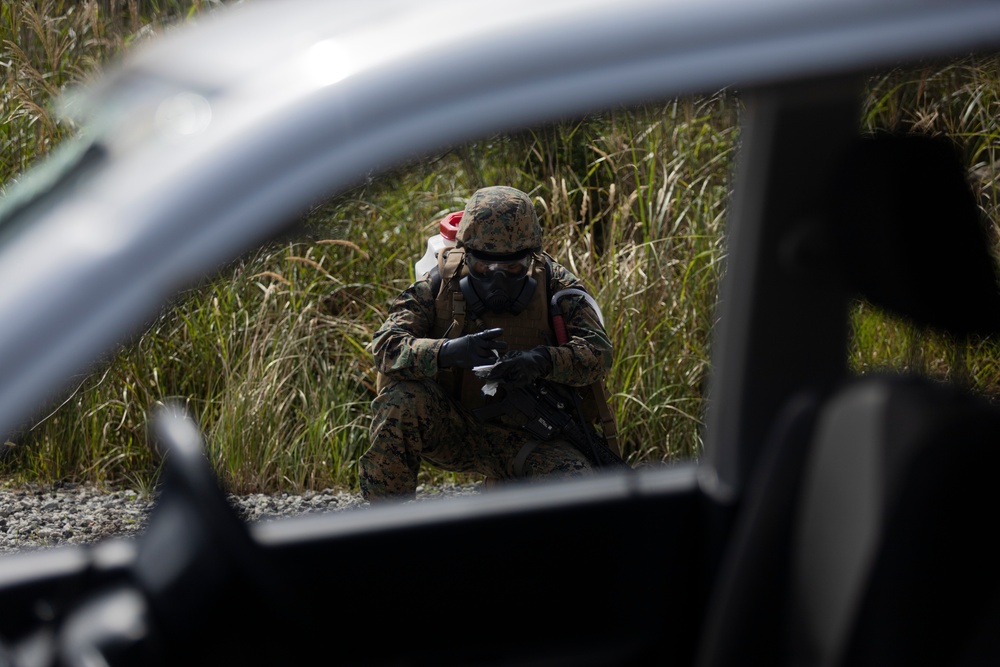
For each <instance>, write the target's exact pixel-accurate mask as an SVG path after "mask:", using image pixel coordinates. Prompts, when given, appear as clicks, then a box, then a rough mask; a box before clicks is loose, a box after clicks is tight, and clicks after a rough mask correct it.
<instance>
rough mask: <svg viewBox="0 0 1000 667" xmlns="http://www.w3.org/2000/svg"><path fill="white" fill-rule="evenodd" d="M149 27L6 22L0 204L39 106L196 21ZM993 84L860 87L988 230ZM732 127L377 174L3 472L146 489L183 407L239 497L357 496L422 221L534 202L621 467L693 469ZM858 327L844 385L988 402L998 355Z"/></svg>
mask: <svg viewBox="0 0 1000 667" xmlns="http://www.w3.org/2000/svg"><path fill="white" fill-rule="evenodd" d="M104 4H105V5H106V3H104ZM155 4H156V3H152V2H145V3H139V2H134V1H130V2H127V3H123V2H119V3H111V7H110V9H108V8H107V7H105V9H103V10H100V11H98V9H97V3H83V4H81V5H80V6H79V7H78V6H77V5H76V4H75V3H68V2H67V3H62V2H56V1H54V0H50V1H49V2H44V1H35V2H27V1H26V0H23V1H21V2H15V3H4V4H3V9H2V14H0V43H2V45H3V47H2V48H3V52H2V55H0V62H2V63H7V64H6V65H5V67H6V69H7V79H6V82H5V83H4V88H3V96H2V104H3V106H2V107H0V141H3V142H4V145H3V151H2V156H3V157H2V160H3V162H2V165H0V166H2V171H0V179H2V182H7V181H8V180H9V179H11V178H13V177H15V175H16V174H17V173H19V172H20V171H21V170H22V169H23V168H24V167H25V166H26V165H28V164H29V163H30V162H32V161H34V160H35V159H36V158H37V157H39V156H41V155H44V154H45V153H46V152H47V151H48V149H49V148H50V147H51V145H53V144H54V143H56V142H58V141H59V140H61V139H62V138H64V137H65V136H67V135H69V134H71V133H72V128H67V127H64V126H61V125H59V124H58V123H56V122H54V121H53V120H52V116H51V115H50V114H49V111H48V104H49V102H50V100H51V99H52V95H53V94H54V93H56V92H58V91H59V90H60V89H61V88H62V87H63V86H65V85H66V84H68V83H71V82H73V81H81V80H84V79H85V78H86V77H87V76H89V72H91V71H93V68H94V67H95V66H96V65H97V64H99V63H103V62H106V61H107V60H108V59H109V58H112V57H114V56H116V55H117V54H118V53H120V52H121V51H122V49H124V48H126V47H127V45H128V44H129V43H130V42H131V41H134V40H135V39H137V37H136V35H143V34H147V33H150V32H155V31H156V30H157V29H158V28H157V27H156V25H155V24H153V23H151V22H150V17H158V20H159V21H161V22H165V21H166V20H167V19H179V18H183V17H194V16H196V15H197V13H198V12H199V11H200V10H201V9H202V5H206V6H207V3H198V2H171V3H166V2H164V3H160V6H159V7H155V6H154V5H155ZM164 9H165V10H166V11H167V13H166V15H164V14H162V13H157V12H158V11H159V10H164ZM164 17H166V18H164ZM71 27H72V29H70V28H71ZM70 35H72V38H71V37H70ZM996 65H997V61H996V60H989V61H985V62H978V61H975V60H968V61H965V62H963V63H961V64H959V65H953V66H949V67H944V68H942V67H927V68H925V69H918V70H907V71H895V72H892V73H889V74H887V75H886V76H884V77H880V78H877V79H875V80H873V81H872V82H871V85H870V90H869V95H870V97H869V100H868V102H867V105H866V108H867V109H868V111H867V114H866V116H865V118H864V119H863V123H864V126H865V127H866V128H869V129H874V128H893V129H909V130H916V131H922V132H935V133H936V132H948V133H949V134H951V135H952V136H955V137H956V138H957V139H958V140H959V141H960V142H961V144H962V146H963V148H964V149H965V151H966V155H967V156H968V159H969V165H970V174H971V175H972V177H973V181H974V185H975V187H976V188H977V192H978V194H979V195H980V198H981V199H980V201H981V203H982V206H983V208H984V210H985V211H986V212H987V213H988V214H989V215H990V216H991V219H992V220H997V219H998V218H997V215H998V211H997V210H996V206H997V197H996V194H997V193H996V188H997V174H996V168H995V160H994V157H995V153H996V151H997V149H998V146H1000V143H998V142H1000V139H998V137H1000V131H998V129H997V123H998V121H997V118H1000V109H998V108H997V95H998V91H1000V77H998V75H997V66H996ZM738 114H739V102H738V100H737V99H736V98H734V97H732V96H731V95H729V94H727V93H725V92H722V93H718V94H716V95H712V96H708V97H703V98H699V99H686V100H677V101H672V102H669V103H665V104H660V105H652V106H646V107H643V108H639V109H634V110H630V111H627V112H626V111H616V112H612V113H608V114H602V115H598V116H593V117H588V118H585V119H579V120H575V121H572V122H566V123H563V124H559V125H554V126H549V127H544V128H536V129H535V130H533V131H529V132H525V133H523V134H520V135H516V136H496V137H490V138H488V139H485V140H482V141H479V142H476V143H473V144H470V145H467V146H462V147H459V148H456V149H454V150H451V151H448V152H445V153H442V154H438V155H432V156H429V157H427V158H426V159H424V160H421V161H419V162H416V163H414V164H412V165H409V166H407V167H406V168H402V169H399V170H396V171H394V172H392V173H389V174H385V175H383V176H381V177H379V178H378V179H375V180H374V181H372V182H370V183H367V184H365V185H364V186H362V187H359V188H357V189H356V190H354V191H351V192H348V193H346V194H344V195H342V196H340V197H338V198H337V199H335V200H334V201H331V202H327V203H326V204H324V205H322V206H319V207H317V208H316V209H315V210H313V211H312V212H311V213H310V214H309V215H308V217H307V220H305V225H304V232H303V234H302V235H301V236H299V237H297V238H295V239H294V240H288V239H286V240H283V241H281V242H275V243H272V244H270V245H269V246H267V247H265V248H262V249H260V250H259V251H258V252H256V253H255V254H253V255H251V256H247V257H244V258H242V259H241V260H239V261H237V262H234V263H233V264H232V265H230V266H228V267H226V268H225V269H224V270H222V271H221V272H220V273H219V275H218V276H216V277H214V278H213V279H212V280H209V281H207V282H206V283H205V284H204V285H202V286H200V287H199V288H197V289H192V290H190V291H188V292H187V293H185V294H182V295H179V296H178V297H177V299H175V301H174V302H173V303H172V304H170V305H169V307H168V308H166V309H165V310H164V311H163V313H162V315H161V316H160V317H159V318H158V319H157V320H156V321H155V322H154V323H152V325H151V326H150V327H149V328H148V329H147V330H146V331H145V332H144V333H142V334H141V335H140V336H138V337H136V339H135V340H133V341H131V342H130V343H129V344H127V345H124V346H123V347H122V348H121V349H120V350H118V351H116V352H115V353H114V354H112V355H110V356H109V358H107V359H105V360H104V361H103V362H102V363H100V364H99V365H97V366H96V367H95V368H94V372H93V373H92V374H91V375H88V376H87V377H85V378H82V379H81V380H80V381H79V384H78V386H76V387H75V388H74V390H73V391H72V392H71V393H69V394H68V395H67V396H65V397H64V398H63V400H62V401H60V402H59V403H58V404H55V405H53V406H51V408H50V409H49V410H47V411H46V412H45V413H43V414H40V415H38V416H37V418H36V419H35V420H33V421H32V423H31V425H30V426H28V427H26V428H25V429H24V431H23V432H21V433H18V434H13V435H11V436H10V444H9V445H8V447H7V450H8V455H7V456H6V457H4V458H3V460H2V463H0V465H2V466H3V469H4V473H5V474H6V475H7V476H9V477H10V478H13V479H17V480H23V479H40V480H57V479H74V480H89V481H93V482H97V483H104V484H118V483H127V484H130V485H132V486H134V487H139V488H148V487H149V486H150V485H151V484H152V483H153V481H154V480H155V475H156V469H157V462H156V460H155V459H154V457H153V456H152V455H151V453H150V452H149V450H148V448H147V445H146V435H145V429H146V418H147V411H148V410H149V409H150V408H151V406H153V405H155V404H156V403H157V402H160V401H167V400H177V401H181V402H183V403H184V404H186V405H187V406H188V408H189V409H190V410H191V412H192V414H193V415H194V416H195V418H196V419H197V420H198V421H199V423H200V424H201V426H202V428H203V429H204V431H205V433H206V437H207V441H208V445H209V450H210V456H211V458H212V460H213V462H214V463H215V465H216V468H217V470H218V471H219V473H220V475H221V476H222V478H223V480H224V482H225V483H226V484H227V485H228V486H229V488H230V489H232V490H234V491H240V492H248V491H258V490H263V491H274V490H278V489H296V490H297V489H304V488H322V487H328V486H353V485H354V484H355V466H356V461H357V457H358V456H359V455H360V454H361V453H362V452H363V451H364V449H365V448H366V447H367V440H368V422H369V413H368V404H369V402H370V400H371V399H372V398H373V391H374V384H375V381H374V380H375V377H374V376H375V373H374V368H373V365H372V361H371V358H370V352H369V344H370V340H371V334H372V333H373V332H374V330H375V329H376V328H377V327H378V326H379V324H380V323H381V321H382V319H383V318H384V316H385V312H386V309H387V308H388V305H389V304H390V303H391V300H392V299H393V298H394V297H395V295H396V294H398V292H399V291H400V290H401V289H403V288H404V287H405V286H406V285H407V284H408V283H409V282H410V281H411V280H412V279H413V262H414V261H415V260H416V259H417V258H419V257H420V255H422V253H423V244H424V240H425V239H426V237H427V236H429V235H430V234H432V233H434V231H435V225H436V221H437V220H438V219H439V218H440V217H441V216H443V215H444V214H445V213H447V212H449V211H453V210H457V209H460V208H461V207H462V206H463V205H464V200H465V198H466V197H467V196H468V194H469V193H471V192H472V190H474V189H475V188H477V187H480V186H482V185H487V184H496V183H505V184H510V185H513V186H515V187H518V188H521V189H523V190H525V191H527V192H529V193H530V194H531V195H532V196H533V197H534V198H535V200H536V202H537V207H538V210H539V211H540V212H541V214H542V223H543V226H544V229H545V234H546V245H547V249H548V250H549V251H550V252H551V253H552V254H553V255H555V256H556V257H557V258H558V259H560V261H562V262H563V263H565V264H566V265H567V266H568V267H569V268H570V269H571V270H572V271H574V272H575V273H576V274H577V275H579V276H581V277H582V278H583V279H584V280H585V281H586V282H587V283H588V284H589V285H590V287H591V288H592V291H593V292H594V294H595V296H596V297H597V299H598V301H599V302H600V305H601V308H602V310H603V312H604V315H605V319H606V321H607V326H608V330H609V333H610V335H611V337H612V340H613V341H615V343H616V346H617V358H616V364H615V367H614V370H613V373H612V376H611V377H610V378H609V387H610V388H611V389H612V391H613V392H614V407H615V410H616V411H617V414H618V418H619V422H620V424H621V426H622V436H623V442H624V449H625V453H626V454H627V455H628V456H629V457H630V460H632V461H633V462H636V463H656V462H660V461H671V460H676V459H679V458H689V457H692V456H697V455H698V453H699V452H700V447H701V443H700V438H699V431H700V425H701V424H700V420H701V413H702V402H701V396H702V394H703V391H704V383H705V380H706V378H707V373H708V364H709V361H708V341H709V337H710V334H711V330H712V323H713V317H714V301H715V292H716V287H717V284H718V280H719V277H720V275H721V272H722V269H723V261H724V257H725V255H724V230H723V217H724V213H725V204H726V200H727V196H728V193H729V183H728V178H729V173H730V170H731V168H732V159H733V157H734V153H735V148H736V145H737V142H738V132H737V130H736V126H737V118H738ZM803 168H808V165H804V166H803ZM854 322H855V327H856V335H855V339H854V341H853V343H852V348H851V362H852V365H853V367H854V368H855V369H856V370H858V371H861V372H865V371H868V370H870V369H874V368H881V367H886V366H892V367H895V368H912V369H917V370H921V371H925V372H928V373H931V374H935V375H940V376H949V375H955V374H956V373H960V374H961V377H963V378H968V380H969V381H970V382H971V383H974V384H975V386H977V387H980V388H982V389H983V390H985V391H992V390H993V389H995V387H996V385H997V383H998V382H1000V377H998V370H997V369H998V364H997V361H996V360H997V359H998V356H997V352H996V350H994V348H993V345H992V343H989V342H986V341H968V342H964V343H962V344H961V345H959V344H956V343H954V342H952V341H948V340H941V339H938V338H934V337H929V336H922V335H919V334H918V332H916V331H914V330H913V329H912V327H909V326H908V325H906V324H905V323H902V322H898V321H894V320H891V319H889V318H886V317H885V316H884V315H882V314H881V313H878V312H876V311H874V310H873V309H871V308H870V307H868V306H866V305H864V304H859V305H858V306H857V307H856V310H855V316H854ZM424 474H425V475H427V479H428V480H431V479H433V480H440V479H442V477H444V476H443V475H442V474H441V473H436V472H433V471H431V470H427V471H425V473H424Z"/></svg>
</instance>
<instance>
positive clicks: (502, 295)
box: [459, 250, 538, 316]
mask: <svg viewBox="0 0 1000 667" xmlns="http://www.w3.org/2000/svg"><path fill="white" fill-rule="evenodd" d="M465 264H466V266H467V267H468V269H469V275H468V276H466V277H465V278H462V280H461V281H460V282H459V287H461V289H462V294H463V295H464V296H465V303H466V306H467V308H468V309H469V310H470V311H471V312H472V314H473V315H476V316H479V315H481V314H483V313H484V312H486V311H487V310H489V311H492V312H493V313H496V314H498V315H499V314H502V313H510V314H512V315H517V314H518V313H520V312H521V311H522V310H524V309H525V308H526V307H527V305H528V303H530V302H531V297H532V296H534V294H535V288H536V287H537V286H538V281H536V280H535V279H534V278H532V277H531V267H532V259H531V252H530V251H528V250H524V251H521V252H518V253H514V254H512V255H487V254H484V253H478V252H475V251H472V250H467V251H466V253H465Z"/></svg>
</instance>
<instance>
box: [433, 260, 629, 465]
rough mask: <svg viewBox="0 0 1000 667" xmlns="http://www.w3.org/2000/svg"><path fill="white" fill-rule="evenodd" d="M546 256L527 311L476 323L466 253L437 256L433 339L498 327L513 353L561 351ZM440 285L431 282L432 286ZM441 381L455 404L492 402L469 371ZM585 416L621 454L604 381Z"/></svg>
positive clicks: (589, 392)
mask: <svg viewBox="0 0 1000 667" xmlns="http://www.w3.org/2000/svg"><path fill="white" fill-rule="evenodd" d="M549 262H550V259H549V258H548V256H544V255H537V256H536V258H535V261H533V262H532V265H531V267H532V268H531V273H530V274H529V275H530V276H531V277H532V278H534V279H535V281H536V282H537V284H538V287H537V288H536V289H535V294H534V296H532V298H531V301H530V302H529V303H528V305H527V307H526V308H525V309H524V310H523V311H521V312H520V313H518V314H517V315H512V314H510V313H503V314H496V313H492V312H489V311H487V312H486V313H483V314H481V315H480V316H478V317H473V316H472V315H471V313H468V312H467V310H466V302H465V295H463V294H462V290H461V288H460V287H459V282H460V281H461V279H462V278H464V277H465V276H466V275H468V270H467V268H466V266H465V251H464V249H462V248H451V249H447V250H444V251H442V252H441V253H440V254H439V255H438V267H437V269H438V273H439V276H440V287H439V288H438V289H437V294H436V296H435V300H434V313H435V321H434V329H433V331H432V333H431V337H432V338H460V337H462V336H464V335H467V334H471V333H476V332H479V331H484V330H486V329H492V328H494V327H500V328H502V329H503V331H504V335H503V340H504V341H506V342H507V345H508V348H509V349H511V350H528V349H531V348H533V347H536V346H538V345H547V346H555V345H557V342H556V337H555V334H554V332H553V330H552V320H551V318H550V313H549V299H550V297H551V285H550V283H551V272H552V268H551V265H550V263H549ZM435 283H436V280H435V281H432V285H433V284H435ZM436 379H437V381H438V383H439V384H441V386H442V387H443V388H444V389H445V391H446V392H447V393H449V394H450V395H451V396H452V397H454V398H455V399H456V400H457V401H459V402H460V403H461V404H462V405H463V406H465V407H466V408H469V409H474V408H478V407H480V406H482V405H484V404H485V403H486V402H487V401H488V400H489V398H488V397H484V396H483V394H482V391H481V389H482V387H483V384H484V381H483V380H481V379H480V378H478V377H476V376H475V374H474V373H473V372H472V371H471V370H468V369H460V368H454V369H440V370H439V371H438V374H437V378H436ZM582 394H583V399H584V404H583V405H584V413H585V414H584V416H585V418H586V419H587V420H588V421H590V422H592V423H593V422H597V421H599V422H600V424H601V428H602V430H603V432H604V437H605V440H607V443H608V446H609V447H610V448H611V450H612V451H613V452H615V453H616V454H618V453H619V450H618V440H617V435H618V428H617V425H616V423H615V420H614V415H613V414H612V413H611V409H610V406H609V405H608V399H607V392H606V389H605V387H604V381H603V380H598V381H597V382H595V383H593V384H592V385H590V386H589V387H586V388H584V389H583V390H582Z"/></svg>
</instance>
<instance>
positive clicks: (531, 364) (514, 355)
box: [486, 347, 552, 387]
mask: <svg viewBox="0 0 1000 667" xmlns="http://www.w3.org/2000/svg"><path fill="white" fill-rule="evenodd" d="M551 372H552V359H551V357H549V351H548V350H547V349H545V348H544V347H533V348H531V349H530V350H524V351H519V350H515V351H514V352H508V353H507V354H505V355H504V356H502V357H500V361H498V362H497V364H496V366H494V367H493V369H492V370H491V371H490V374H489V375H487V376H486V377H487V379H489V380H504V381H506V382H510V383H511V384H512V385H514V386H518V387H520V386H524V385H526V384H530V383H531V382H534V381H535V380H537V379H538V378H542V377H545V376H546V375H548V374H549V373H551Z"/></svg>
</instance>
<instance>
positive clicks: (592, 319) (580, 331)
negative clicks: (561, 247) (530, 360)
mask: <svg viewBox="0 0 1000 667" xmlns="http://www.w3.org/2000/svg"><path fill="white" fill-rule="evenodd" d="M568 288H575V289H584V290H585V289H586V287H585V286H584V284H583V282H582V281H581V280H580V279H579V278H577V277H576V276H574V275H573V274H572V273H570V272H569V271H568V270H567V269H566V268H565V267H563V266H562V265H560V264H558V263H557V262H552V294H555V293H556V292H558V291H560V290H563V289H568ZM558 307H559V311H560V312H561V313H562V316H563V320H564V322H565V323H566V333H567V335H568V336H569V340H568V342H567V343H566V344H565V345H560V346H558V347H550V348H549V355H550V356H551V357H552V373H551V374H549V378H550V379H551V380H553V381H554V382H559V383H560V384H566V385H570V386H573V387H583V386H586V385H588V384H591V383H592V382H596V381H597V380H600V379H601V378H603V377H604V376H605V375H607V373H608V371H609V370H611V360H612V356H611V355H612V348H611V339H609V338H608V334H607V333H606V332H605V331H604V327H603V326H602V325H601V321H600V319H599V318H598V316H597V313H596V312H595V311H594V309H593V308H592V307H591V306H590V304H588V303H587V301H586V299H584V298H583V297H582V296H575V295H573V296H565V297H562V298H561V299H559V302H558Z"/></svg>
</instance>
